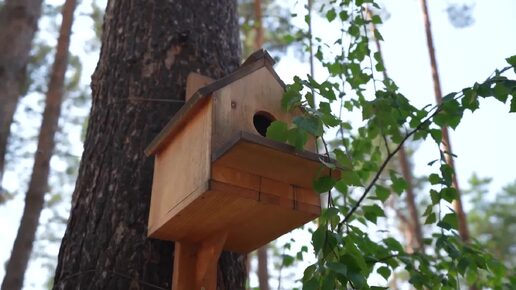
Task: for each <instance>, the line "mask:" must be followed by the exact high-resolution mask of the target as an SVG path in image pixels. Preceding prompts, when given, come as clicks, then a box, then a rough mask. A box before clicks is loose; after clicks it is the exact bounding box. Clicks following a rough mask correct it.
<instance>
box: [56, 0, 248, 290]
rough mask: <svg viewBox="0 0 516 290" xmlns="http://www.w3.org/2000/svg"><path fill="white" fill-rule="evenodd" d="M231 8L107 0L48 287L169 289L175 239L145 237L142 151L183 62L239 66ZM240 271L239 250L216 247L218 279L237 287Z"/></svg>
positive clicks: (176, 100)
mask: <svg viewBox="0 0 516 290" xmlns="http://www.w3.org/2000/svg"><path fill="white" fill-rule="evenodd" d="M236 13H237V10H236V1H235V0H221V1H209V0H196V1H158V0H124V1H115V0H110V1H108V4H107V9H106V13H105V18H104V21H105V22H104V31H103V36H102V49H101V54H100V60H99V62H98V65H97V69H96V71H95V73H94V75H93V77H92V98H93V104H92V109H91V113H90V119H89V124H88V131H87V134H86V140H85V145H84V153H83V157H82V160H81V165H80V168H79V176H78V180H77V184H76V188H75V191H74V193H73V198H72V208H71V214H70V218H69V221H68V225H67V229H66V232H65V235H64V237H63V241H62V244H61V248H60V252H59V258H58V266H57V269H56V275H55V280H54V289H66V290H69V289H106V290H107V289H109V290H112V289H124V290H125V289H160V288H162V289H170V287H171V278H172V272H173V269H172V259H173V254H172V253H173V244H172V243H171V242H165V241H158V240H153V239H148V238H147V237H146V234H147V216H148V212H149V203H150V194H151V184H152V170H153V160H152V158H148V157H146V156H145V155H144V153H143V151H144V149H145V147H146V146H147V145H148V144H149V143H150V141H151V140H152V139H153V138H154V137H155V135H156V134H157V133H158V132H159V131H160V130H161V129H162V128H163V126H164V125H165V124H166V122H167V121H168V120H169V119H170V118H171V117H172V116H173V114H174V113H175V112H176V111H177V110H178V109H179V107H180V105H181V100H184V95H185V84H186V77H187V75H188V73H189V72H191V71H195V72H199V73H201V74H204V75H206V76H210V77H212V78H215V79H217V78H220V77H222V76H224V75H226V74H227V73H229V72H231V71H233V70H235V69H236V68H237V67H238V65H239V63H240V43H239V29H238V21H237V15H236ZM163 100H167V101H163ZM191 154H195V152H192V153H191ZM170 174H181V172H170ZM245 273H246V271H245V257H244V256H242V255H238V254H234V253H227V252H225V253H223V254H222V256H221V258H220V259H219V272H218V288H219V289H244V284H245Z"/></svg>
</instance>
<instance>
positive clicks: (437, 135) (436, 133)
mask: <svg viewBox="0 0 516 290" xmlns="http://www.w3.org/2000/svg"><path fill="white" fill-rule="evenodd" d="M430 136H432V139H434V141H435V143H437V144H441V142H442V140H443V133H442V131H441V130H438V129H430Z"/></svg>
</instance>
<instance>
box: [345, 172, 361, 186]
mask: <svg viewBox="0 0 516 290" xmlns="http://www.w3.org/2000/svg"><path fill="white" fill-rule="evenodd" d="M340 180H342V181H344V183H345V184H346V185H354V186H362V183H361V182H360V177H359V176H358V174H356V173H355V172H353V171H343V172H342V173H341V176H340Z"/></svg>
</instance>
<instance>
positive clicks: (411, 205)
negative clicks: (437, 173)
mask: <svg viewBox="0 0 516 290" xmlns="http://www.w3.org/2000/svg"><path fill="white" fill-rule="evenodd" d="M367 15H368V17H369V19H372V18H373V14H372V12H371V10H370V9H367ZM371 26H372V32H373V33H372V34H373V38H374V42H375V44H376V50H377V52H378V54H379V55H380V60H381V61H382V62H383V54H382V45H381V44H380V40H379V39H377V38H376V37H374V35H375V34H374V31H375V30H376V25H375V24H374V23H372V22H371ZM383 67H384V70H383V78H384V79H388V78H389V76H388V74H387V68H386V66H385V63H384V64H383ZM398 157H399V159H398V160H399V162H400V167H401V173H402V175H403V178H404V179H405V181H406V182H407V195H406V199H405V202H406V203H407V207H408V211H409V214H410V221H408V220H406V218H405V217H403V218H401V220H402V221H405V222H406V223H407V226H408V228H409V229H410V230H411V233H410V236H411V237H413V238H411V239H410V242H409V244H410V248H411V249H412V250H415V249H420V250H421V251H423V252H424V251H425V244H424V242H423V230H422V229H421V221H420V220H419V212H418V209H417V205H416V194H415V192H414V182H413V180H412V172H411V170H410V164H409V159H408V157H407V152H406V151H405V146H403V145H402V146H401V147H400V150H399V152H398Z"/></svg>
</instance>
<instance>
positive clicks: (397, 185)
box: [267, 0, 516, 289]
mask: <svg viewBox="0 0 516 290" xmlns="http://www.w3.org/2000/svg"><path fill="white" fill-rule="evenodd" d="M330 4H331V5H326V6H323V8H321V11H323V15H325V16H326V19H327V21H328V22H330V23H333V24H335V25H340V27H341V29H342V31H343V36H342V37H340V38H339V39H336V40H335V41H334V42H333V45H332V50H327V49H325V47H329V45H327V44H325V43H322V41H321V40H320V39H318V38H315V45H316V51H317V52H316V54H315V57H316V58H317V60H318V61H320V62H321V64H322V65H323V66H324V67H325V68H326V69H327V71H328V73H329V75H330V78H329V79H327V80H325V81H323V82H318V81H316V80H314V79H313V78H312V77H311V76H306V77H305V78H301V77H296V78H295V79H294V83H293V84H291V85H289V86H288V87H287V90H286V93H285V95H284V97H283V100H282V107H283V108H284V109H285V110H292V109H293V108H295V107H299V106H301V107H303V108H304V111H305V112H306V114H305V115H304V116H302V117H297V118H295V119H294V120H293V124H286V123H283V122H280V121H275V122H273V123H272V125H271V126H270V127H269V129H268V131H267V135H268V137H270V138H272V139H275V140H278V141H284V142H287V143H289V144H291V145H293V146H295V147H296V148H298V149H302V148H303V146H304V145H305V143H306V142H307V140H308V139H309V138H308V136H309V135H313V136H315V137H318V138H319V139H320V140H321V142H322V145H323V147H324V148H325V155H326V158H325V160H323V161H324V162H323V164H324V166H326V167H328V168H330V169H331V170H335V169H337V168H338V169H341V170H342V171H341V175H340V178H339V179H336V180H335V179H332V178H329V177H326V176H320V177H318V178H316V179H315V180H314V189H315V190H316V191H318V192H320V193H321V194H322V193H328V208H327V209H325V210H324V212H323V214H322V217H321V218H320V221H319V225H318V228H317V229H316V230H315V231H314V233H313V237H312V245H313V248H314V251H315V254H316V256H317V258H318V261H317V262H316V263H314V264H313V265H311V266H309V267H307V268H306V269H305V271H304V277H303V289H335V288H337V289H343V288H347V287H351V288H353V289H385V288H384V287H382V286H381V285H378V284H377V282H376V280H374V281H375V282H371V281H373V280H371V278H372V277H373V276H375V275H379V276H381V277H383V278H384V279H385V280H387V279H389V277H390V276H391V275H392V274H393V273H394V272H395V271H399V270H400V269H403V270H404V271H406V273H408V276H409V278H408V281H409V283H411V284H412V285H413V286H414V287H415V288H417V289H423V288H427V289H458V288H460V285H463V284H467V285H481V286H483V287H484V286H485V287H491V288H494V289H502V288H504V287H508V288H511V286H512V288H514V286H515V285H516V281H515V280H514V278H512V280H510V279H509V278H508V276H507V275H506V273H509V272H510V270H508V269H507V268H506V267H505V266H504V264H503V263H501V262H499V261H498V260H496V259H495V258H494V257H493V256H492V255H490V254H489V253H487V252H485V250H484V247H483V245H482V244H480V243H478V242H476V241H474V242H472V243H470V244H464V243H463V242H462V241H461V240H460V238H459V236H458V234H457V226H458V225H457V223H458V220H457V216H456V214H455V213H454V211H453V209H452V208H451V205H450V204H451V202H452V201H453V200H454V199H455V198H456V197H457V193H456V190H455V189H454V188H453V187H452V176H453V174H454V173H453V170H452V169H451V168H450V167H449V166H448V165H447V164H446V161H445V156H446V155H453V154H452V153H450V152H445V151H442V150H441V149H440V146H439V145H440V144H441V143H442V134H441V128H444V127H445V126H447V127H451V128H456V127H457V126H458V125H459V124H460V122H461V119H462V116H463V114H464V112H465V111H467V110H469V111H471V112H474V111H476V110H477V109H478V108H479V99H480V98H489V99H493V100H498V101H500V102H502V103H504V104H505V103H509V104H508V105H509V111H510V112H516V80H513V79H509V78H508V77H507V75H508V74H509V73H510V72H511V71H513V70H514V71H516V56H512V57H509V58H507V63H508V66H507V67H505V68H503V69H501V70H496V71H495V72H494V73H493V75H491V76H490V77H488V78H487V79H486V80H485V81H483V82H480V83H475V84H474V85H473V86H471V87H468V88H464V89H463V90H461V91H458V92H451V93H449V94H448V95H446V96H445V97H444V98H443V102H442V103H441V104H439V105H435V106H431V105H427V106H425V107H423V108H416V107H414V106H413V105H411V104H410V102H409V100H408V99H407V98H406V97H405V96H403V95H402V94H401V93H400V92H399V90H398V87H397V86H396V84H395V82H394V81H393V80H391V79H385V80H383V81H378V80H377V79H376V75H375V74H380V73H381V72H382V71H383V70H384V67H383V63H382V59H381V58H380V55H379V54H378V53H374V52H372V51H371V49H370V48H369V42H370V39H369V36H368V35H367V33H368V30H367V25H369V23H370V22H373V23H375V24H379V23H381V21H382V20H381V18H380V17H378V16H374V17H372V19H371V20H368V19H367V18H366V16H365V9H366V7H367V6H372V7H375V8H377V9H379V7H378V5H377V4H376V3H374V1H373V0H342V1H330ZM305 19H306V21H307V23H308V21H309V18H308V16H306V17H305ZM344 33H346V34H348V36H349V39H346V38H345V37H344ZM374 34H375V35H374V37H375V38H376V39H379V40H382V36H381V34H380V33H379V32H378V31H375V32H374ZM305 40H306V41H305V42H306V43H308V40H307V39H305ZM336 47H337V48H336ZM371 87H373V89H374V91H373V92H371V90H370V88H371ZM509 97H511V99H510V102H508V101H509ZM335 105H337V106H339V108H342V109H345V110H348V111H349V112H359V113H360V114H361V116H362V122H361V123H360V124H353V125H352V124H351V123H350V122H347V121H345V120H342V118H341V115H340V113H337V114H336V113H335V112H334V111H333V110H332V106H335ZM337 111H339V112H340V111H341V110H340V109H339V110H337ZM329 129H334V130H335V129H336V130H338V132H339V135H340V137H339V141H338V144H339V146H334V147H331V148H330V147H329V146H328V143H327V142H325V140H324V133H325V131H327V130H329ZM378 138H380V140H383V141H384V142H380V143H379V142H377V140H378ZM428 138H431V140H433V141H435V144H436V147H437V148H438V150H439V151H438V152H440V154H439V156H436V157H437V158H436V159H435V160H434V161H432V162H430V163H429V165H431V166H433V168H435V172H434V173H432V174H430V175H429V176H428V177H427V180H428V183H429V188H430V189H429V192H428V194H427V197H428V198H429V199H430V200H431V204H430V205H428V207H427V208H426V210H425V212H424V214H423V217H424V219H425V223H426V224H430V225H436V226H437V227H436V228H437V230H436V231H434V232H433V233H432V234H431V237H428V238H427V239H426V240H425V242H426V244H427V245H428V246H429V248H432V249H433V251H432V252H431V253H428V254H424V253H421V252H415V253H408V252H406V251H405V250H404V248H403V247H402V245H401V243H400V242H399V241H398V240H397V239H396V238H394V237H393V236H392V235H390V234H389V233H388V232H387V231H386V232H384V233H381V234H377V235H372V234H371V233H368V232H367V231H366V229H367V228H368V227H369V226H370V225H372V224H378V223H379V221H380V220H381V219H382V218H383V217H384V216H385V211H384V205H383V201H385V200H386V199H387V198H388V197H389V195H390V194H391V193H395V194H397V195H401V194H402V193H403V192H404V190H405V189H406V186H407V184H406V181H405V180H404V179H403V178H402V177H401V176H399V175H398V174H397V173H396V172H394V171H390V172H389V179H390V180H389V181H387V183H382V185H380V184H379V182H378V181H379V177H380V176H381V174H383V171H384V170H385V169H386V167H387V165H388V163H389V161H391V159H393V157H394V156H395V155H396V153H397V152H398V150H399V149H400V147H401V145H402V144H403V143H404V142H406V141H407V140H409V139H410V140H422V139H428ZM385 184H386V185H385ZM377 280H378V279H377Z"/></svg>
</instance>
